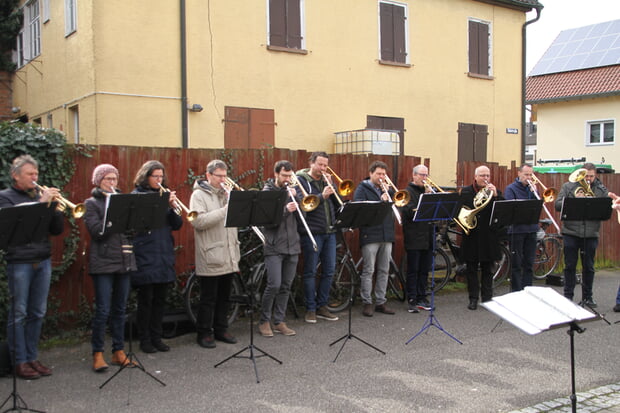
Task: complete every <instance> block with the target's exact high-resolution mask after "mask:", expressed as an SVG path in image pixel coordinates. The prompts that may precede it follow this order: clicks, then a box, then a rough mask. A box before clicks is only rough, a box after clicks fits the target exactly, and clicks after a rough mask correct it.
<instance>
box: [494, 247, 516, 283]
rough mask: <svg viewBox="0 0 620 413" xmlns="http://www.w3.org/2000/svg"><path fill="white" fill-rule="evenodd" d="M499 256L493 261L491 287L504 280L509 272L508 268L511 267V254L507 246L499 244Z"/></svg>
mask: <svg viewBox="0 0 620 413" xmlns="http://www.w3.org/2000/svg"><path fill="white" fill-rule="evenodd" d="M500 250H501V258H500V259H499V260H497V261H495V262H494V263H493V268H492V269H491V271H492V272H493V288H497V287H499V286H500V285H501V284H502V283H503V282H504V281H506V280H507V279H508V275H509V274H510V268H511V267H512V264H511V261H510V258H511V254H510V251H509V250H508V247H506V246H505V245H500Z"/></svg>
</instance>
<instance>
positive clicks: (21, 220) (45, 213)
mask: <svg viewBox="0 0 620 413" xmlns="http://www.w3.org/2000/svg"><path fill="white" fill-rule="evenodd" d="M56 205H57V203H56V202H52V203H50V204H47V203H44V202H34V203H31V204H25V205H24V204H22V205H17V206H14V207H10V208H0V250H2V251H7V249H8V248H9V247H19V246H21V245H25V244H28V243H30V242H33V241H39V240H43V239H45V238H46V237H47V236H48V233H49V226H50V222H51V220H52V217H53V215H54V211H55V209H56ZM9 294H10V295H11V306H12V308H13V343H12V345H13V351H12V355H11V363H12V364H13V391H12V392H11V394H10V395H9V397H7V398H6V399H5V400H4V403H2V405H0V408H2V407H4V405H5V404H7V402H8V401H9V400H11V399H13V406H12V407H10V408H8V409H7V410H4V412H10V411H20V412H22V411H28V412H38V413H44V412H43V411H42V410H35V409H29V408H28V405H27V404H26V402H25V401H24V399H23V398H22V397H21V396H20V395H19V393H17V373H16V371H15V367H16V363H15V361H16V360H15V295H14V294H13V291H9ZM18 403H20V404H21V406H20V405H18Z"/></svg>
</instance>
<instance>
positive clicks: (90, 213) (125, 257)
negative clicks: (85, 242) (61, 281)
mask: <svg viewBox="0 0 620 413" xmlns="http://www.w3.org/2000/svg"><path fill="white" fill-rule="evenodd" d="M91 195H92V196H91V197H90V198H88V199H87V200H86V201H85V202H84V204H85V205H86V213H85V214H84V223H85V224H86V229H88V233H89V234H90V239H91V243H90V251H89V255H88V273H89V274H91V275H97V274H116V273H126V272H131V271H136V270H137V267H136V257H135V255H134V253H133V247H132V245H131V242H130V240H129V239H128V238H127V237H126V236H125V235H124V234H117V233H109V232H103V233H102V229H103V220H104V218H105V217H104V215H105V204H106V199H107V197H106V196H105V195H104V193H103V192H102V191H101V189H99V188H94V189H93V191H92V193H91ZM112 196H114V195H112Z"/></svg>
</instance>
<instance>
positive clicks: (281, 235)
mask: <svg viewBox="0 0 620 413" xmlns="http://www.w3.org/2000/svg"><path fill="white" fill-rule="evenodd" d="M263 191H283V192H287V189H286V188H279V187H277V186H276V185H275V182H274V180H273V178H269V179H268V180H267V182H266V183H265V186H264V187H263ZM290 201H291V198H290V196H289V195H288V194H287V195H286V201H285V202H284V208H283V212H282V221H280V224H279V225H270V226H265V227H263V228H262V230H263V234H264V235H265V246H264V248H263V251H264V255H279V254H286V255H297V254H299V253H300V252H301V247H300V245H299V233H298V232H297V219H298V217H299V213H298V212H296V211H294V212H289V210H288V209H286V204H288V203H289V202H290ZM298 204H299V203H298ZM300 225H303V224H300Z"/></svg>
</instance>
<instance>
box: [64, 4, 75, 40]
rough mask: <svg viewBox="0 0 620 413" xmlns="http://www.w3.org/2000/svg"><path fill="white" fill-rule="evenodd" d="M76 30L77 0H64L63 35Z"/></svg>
mask: <svg viewBox="0 0 620 413" xmlns="http://www.w3.org/2000/svg"><path fill="white" fill-rule="evenodd" d="M75 31H77V0H65V36H69V35H70V34H71V33H73V32H75Z"/></svg>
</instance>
